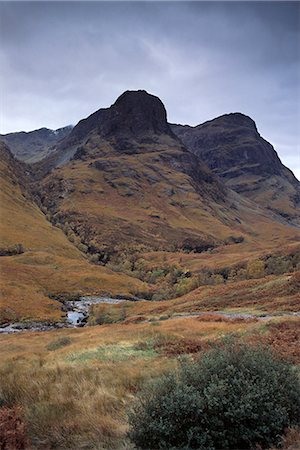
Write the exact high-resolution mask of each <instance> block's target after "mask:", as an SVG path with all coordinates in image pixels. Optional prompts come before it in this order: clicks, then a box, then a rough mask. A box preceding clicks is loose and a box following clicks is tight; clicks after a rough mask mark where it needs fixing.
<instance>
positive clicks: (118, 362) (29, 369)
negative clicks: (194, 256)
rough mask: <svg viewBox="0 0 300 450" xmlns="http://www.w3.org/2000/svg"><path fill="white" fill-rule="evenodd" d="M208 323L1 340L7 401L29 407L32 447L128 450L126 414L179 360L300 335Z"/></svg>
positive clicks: (2, 394) (294, 324)
mask: <svg viewBox="0 0 300 450" xmlns="http://www.w3.org/2000/svg"><path fill="white" fill-rule="evenodd" d="M206 319H207V317H206V318H205V317H204V320H203V321H202V320H199V319H197V318H194V319H188V318H186V319H180V318H178V319H172V320H165V321H159V322H151V323H141V324H127V325H125V324H112V325H102V326H95V327H86V328H82V329H63V330H56V331H51V332H44V333H42V332H39V333H32V332H26V333H23V334H21V335H2V336H0V348H1V350H0V353H1V358H0V379H1V383H0V401H1V402H2V403H3V404H4V405H5V406H6V407H12V406H13V405H16V404H17V405H20V406H21V407H22V410H23V414H24V421H25V424H26V426H27V428H28V436H29V438H30V441H31V444H32V446H33V448H43V446H45V448H61V449H64V448H69V449H70V448H71V449H74V448H76V449H83V448H90V449H109V448H116V449H120V448H124V449H125V448H128V449H129V448H132V446H131V444H130V443H129V442H128V441H127V439H126V432H127V429H128V425H127V411H128V408H129V407H130V405H131V402H132V400H133V399H134V395H135V393H136V392H137V390H138V389H139V388H140V387H141V386H142V384H143V383H145V382H147V380H150V379H152V378H156V377H158V376H160V375H161V374H162V373H163V372H165V371H167V370H172V368H174V367H175V366H176V365H177V356H178V355H182V354H184V353H190V354H195V352H196V353H197V352H202V351H206V349H207V348H209V346H210V345H212V343H213V342H215V343H217V342H222V340H223V338H224V337H226V336H228V335H234V336H236V337H240V338H242V339H246V340H247V341H248V342H250V343H253V344H254V345H257V336H261V337H262V339H266V338H267V337H268V336H269V337H270V339H271V338H272V336H273V335H274V334H273V332H274V330H278V329H281V328H282V327H283V328H285V329H288V330H290V331H291V330H294V331H293V333H294V332H296V330H299V319H298V320H297V319H293V320H289V321H286V322H282V321H281V322H276V321H275V322H274V321H273V322H271V324H270V325H268V326H267V328H266V325H265V324H262V323H261V322H245V323H242V322H230V321H229V322H226V321H222V322H220V321H217V320H216V321H213V320H211V319H212V318H210V320H209V321H207V320H206ZM272 323H273V325H272ZM284 323H285V325H284ZM278 327H279V328H278ZM297 333H298V332H297ZM289 336H291V334H289ZM298 336H299V334H298ZM276 341H277V344H276V345H278V342H279V341H278V339H277V340H276ZM274 342H275V341H274ZM270 343H271V340H270ZM286 343H287V336H286V339H285V344H284V348H286ZM270 345H272V343H271V344H270ZM275 348H276V346H275ZM277 350H278V348H277ZM282 350H283V348H282Z"/></svg>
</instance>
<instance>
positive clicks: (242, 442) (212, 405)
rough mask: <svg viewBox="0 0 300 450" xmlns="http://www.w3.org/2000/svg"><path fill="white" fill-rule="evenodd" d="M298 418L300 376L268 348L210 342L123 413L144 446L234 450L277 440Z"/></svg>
mask: <svg viewBox="0 0 300 450" xmlns="http://www.w3.org/2000/svg"><path fill="white" fill-rule="evenodd" d="M299 420H300V381H299V378H298V377H297V374H296V373H295V371H294V369H293V367H292V366H290V365H289V364H287V363H285V362H281V361H278V360H277V359H276V358H275V357H274V356H273V355H272V354H271V353H269V352H268V351H266V350H262V349H259V350H254V349H252V348H249V347H245V346H241V345H238V344H234V343H230V344H226V345H225V347H224V348H223V349H213V350H211V351H209V352H207V353H206V354H205V355H204V356H203V357H202V359H200V360H199V361H197V362H195V363H192V362H190V361H189V360H182V361H181V364H180V367H179V369H178V370H177V371H176V372H175V373H171V374H169V375H166V376H164V377H163V378H161V379H160V380H159V381H157V382H155V383H153V384H151V385H148V386H147V387H145V388H144V390H143V391H142V392H141V393H140V395H139V396H138V398H137V401H136V403H135V405H134V407H133V409H132V411H131V412H130V414H129V422H130V427H131V428H130V432H129V437H130V438H131V440H132V441H133V442H134V444H135V445H136V446H137V447H138V448H142V449H186V450H187V449H199V450H200V449H201V450H215V449H218V450H221V449H223V450H225V449H227V450H229V449H230V450H233V449H253V448H255V447H256V446H259V445H260V446H261V448H266V447H268V446H270V445H274V444H275V445H277V444H278V443H279V441H280V436H281V435H282V434H283V432H284V430H285V428H287V427H289V426H292V425H294V424H297V423H299Z"/></svg>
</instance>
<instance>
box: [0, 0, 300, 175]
mask: <svg viewBox="0 0 300 450" xmlns="http://www.w3.org/2000/svg"><path fill="white" fill-rule="evenodd" d="M0 18H1V23H0V67H1V75H0V76H1V80H0V83H1V105H0V106H1V108H0V112H1V115H0V132H1V133H8V132H12V131H20V130H25V131H29V130H33V129H36V128H41V127H44V126H45V127H48V128H59V127H62V126H65V125H67V124H76V123H77V122H78V120H80V119H81V118H83V117H86V116H87V115H89V114H90V113H92V112H94V111H95V110H97V109H99V108H101V107H107V106H110V105H111V104H112V103H113V102H114V101H115V99H116V98H117V97H118V96H119V95H120V94H121V93H122V92H123V91H125V90H127V89H146V90H147V91H148V92H151V93H153V94H155V95H157V96H159V97H160V98H161V100H162V101H163V102H164V104H165V106H166V109H167V112H168V119H169V121H170V122H176V123H187V124H191V125H196V124H199V123H202V122H204V121H206V120H209V119H212V118H214V117H217V116H220V115H222V114H224V113H229V112H236V111H240V112H243V113H245V114H247V115H249V116H251V117H252V118H253V119H254V120H255V122H256V124H257V127H258V130H259V131H260V133H261V134H262V135H263V136H264V137H265V138H266V139H268V140H269V141H270V142H271V143H272V144H273V145H274V147H275V149H276V150H277V152H278V153H279V156H280V157H281V159H282V161H283V162H284V163H285V164H286V165H287V166H289V167H290V168H291V169H292V170H293V171H294V173H295V174H296V176H297V177H298V179H299V178H300V135H299V133H300V107H299V105H300V73H299V72H300V61H299V60H300V36H299V34H300V3H299V2H210V3H208V2H107V3H106V2H67V3H63V2H60V3H57V2H39V3H38V2H33V3H28V2H20V3H17V2H0Z"/></svg>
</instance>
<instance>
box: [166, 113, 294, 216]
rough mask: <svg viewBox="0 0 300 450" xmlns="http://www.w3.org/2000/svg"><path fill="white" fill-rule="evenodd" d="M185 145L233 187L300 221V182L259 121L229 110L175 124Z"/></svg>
mask: <svg viewBox="0 0 300 450" xmlns="http://www.w3.org/2000/svg"><path fill="white" fill-rule="evenodd" d="M171 128H172V130H173V132H174V133H175V134H176V135H177V136H178V137H179V138H180V139H181V141H182V142H183V143H184V145H185V146H186V147H187V148H188V149H189V150H190V151H191V152H193V153H194V154H195V155H197V156H199V157H200V158H201V159H202V160H203V161H204V162H205V163H206V164H207V165H208V166H209V167H210V169H211V170H212V171H213V172H214V173H215V174H216V175H218V176H219V177H220V178H221V179H222V180H223V181H224V182H225V183H226V184H227V186H228V187H230V188H231V189H234V190H235V191H236V192H238V193H240V194H242V195H244V196H246V197H247V198H250V199H251V200H254V201H255V202H257V203H258V204H260V205H261V206H263V207H264V208H268V209H272V211H273V212H275V213H276V214H278V215H280V216H281V217H283V218H285V219H288V220H290V221H291V222H294V223H300V212H299V207H300V183H299V181H298V180H297V179H296V178H295V176H294V175H293V173H292V172H291V171H290V170H289V169H288V168H286V167H285V166H284V165H283V164H282V162H281V161H280V159H279V157H278V154H277V153H276V151H275V150H274V148H273V146H272V145H271V144H270V143H269V142H267V141H266V140H265V139H263V138H262V137H261V136H260V134H259V132H258V130H257V127H256V124H255V122H254V121H253V120H252V119H251V118H250V117H248V116H246V115H244V114H241V113H233V114H226V115H224V116H221V117H218V118H216V119H213V120H210V121H208V122H205V123H203V124H201V125H198V126H196V127H190V126H187V125H186V126H182V125H171Z"/></svg>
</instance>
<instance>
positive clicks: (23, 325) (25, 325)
mask: <svg viewBox="0 0 300 450" xmlns="http://www.w3.org/2000/svg"><path fill="white" fill-rule="evenodd" d="M127 300H128V298H127V299H126V298H111V297H97V296H83V297H79V300H64V301H62V309H63V310H64V311H65V312H66V320H65V322H58V323H50V322H48V323H47V322H15V323H7V324H3V325H0V334H1V333H5V334H11V333H19V332H21V331H49V330H55V329H59V328H77V327H84V326H85V325H86V323H87V320H88V317H89V312H90V308H91V306H92V305H97V304H99V303H107V304H111V305H116V304H118V303H121V302H124V301H127ZM131 301H133V300H131ZM207 314H213V315H215V316H222V317H226V318H229V319H245V320H246V319H258V320H268V319H272V318H288V317H300V311H297V312H290V313H280V314H276V313H275V314H261V315H256V314H247V313H238V312H224V311H202V312H200V311H199V312H197V313H191V314H175V315H173V316H171V317H170V318H169V320H170V319H184V318H195V317H201V316H202V315H207Z"/></svg>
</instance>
